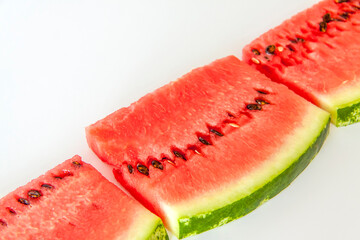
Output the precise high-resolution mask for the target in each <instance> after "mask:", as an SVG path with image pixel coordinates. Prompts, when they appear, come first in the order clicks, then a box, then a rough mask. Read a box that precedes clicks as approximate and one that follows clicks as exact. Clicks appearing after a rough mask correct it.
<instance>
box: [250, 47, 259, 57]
mask: <svg viewBox="0 0 360 240" xmlns="http://www.w3.org/2000/svg"><path fill="white" fill-rule="evenodd" d="M251 51H252V52H253V53H254V54H255V55H260V52H259V50H257V49H255V48H254V49H252V50H251Z"/></svg>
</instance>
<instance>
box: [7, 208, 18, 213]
mask: <svg viewBox="0 0 360 240" xmlns="http://www.w3.org/2000/svg"><path fill="white" fill-rule="evenodd" d="M6 209H7V210H8V211H9V213H11V214H16V212H15V210H14V209H12V208H11V207H7V208H6Z"/></svg>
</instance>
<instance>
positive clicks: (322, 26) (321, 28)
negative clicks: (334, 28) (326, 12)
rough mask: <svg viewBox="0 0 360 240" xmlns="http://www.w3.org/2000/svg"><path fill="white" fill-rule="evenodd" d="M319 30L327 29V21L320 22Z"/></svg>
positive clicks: (324, 30)
mask: <svg viewBox="0 0 360 240" xmlns="http://www.w3.org/2000/svg"><path fill="white" fill-rule="evenodd" d="M319 30H320V32H326V30H327V24H326V22H321V23H319Z"/></svg>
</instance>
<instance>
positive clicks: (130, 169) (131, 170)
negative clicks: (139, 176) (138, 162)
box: [127, 164, 134, 174]
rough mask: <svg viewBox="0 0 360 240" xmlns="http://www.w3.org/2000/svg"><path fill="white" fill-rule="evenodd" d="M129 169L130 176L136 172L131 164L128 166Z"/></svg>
mask: <svg viewBox="0 0 360 240" xmlns="http://www.w3.org/2000/svg"><path fill="white" fill-rule="evenodd" d="M127 169H128V170H129V173H130V174H131V173H133V172H134V168H133V166H131V165H130V164H128V165H127Z"/></svg>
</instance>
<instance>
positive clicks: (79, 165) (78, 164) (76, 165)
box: [72, 161, 82, 167]
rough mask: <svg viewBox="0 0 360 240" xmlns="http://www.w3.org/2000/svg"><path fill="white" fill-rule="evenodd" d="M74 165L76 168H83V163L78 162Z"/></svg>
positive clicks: (74, 162)
mask: <svg viewBox="0 0 360 240" xmlns="http://www.w3.org/2000/svg"><path fill="white" fill-rule="evenodd" d="M72 164H73V165H74V166H75V167H81V166H82V163H81V162H78V161H73V162H72Z"/></svg>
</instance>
